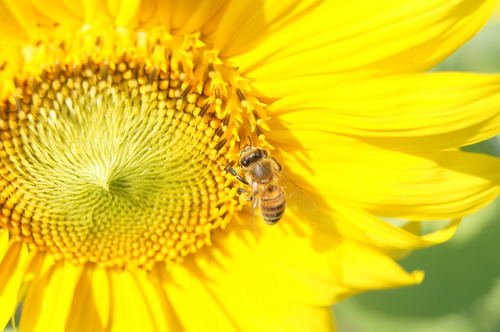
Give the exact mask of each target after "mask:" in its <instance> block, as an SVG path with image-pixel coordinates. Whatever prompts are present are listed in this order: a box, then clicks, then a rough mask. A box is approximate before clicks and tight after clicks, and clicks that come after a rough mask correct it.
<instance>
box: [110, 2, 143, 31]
mask: <svg viewBox="0 0 500 332" xmlns="http://www.w3.org/2000/svg"><path fill="white" fill-rule="evenodd" d="M107 3H108V8H109V11H110V14H111V16H112V17H114V18H115V24H116V25H117V26H127V25H129V24H131V23H132V21H133V19H134V18H136V15H137V13H138V12H137V10H138V8H139V5H140V0H127V1H124V0H108V1H107Z"/></svg>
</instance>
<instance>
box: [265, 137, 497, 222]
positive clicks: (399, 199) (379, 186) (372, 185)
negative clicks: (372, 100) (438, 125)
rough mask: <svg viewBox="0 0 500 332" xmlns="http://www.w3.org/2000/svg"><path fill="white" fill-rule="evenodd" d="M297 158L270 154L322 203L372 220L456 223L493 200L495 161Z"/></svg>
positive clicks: (441, 156) (332, 154) (458, 155)
mask: <svg viewBox="0 0 500 332" xmlns="http://www.w3.org/2000/svg"><path fill="white" fill-rule="evenodd" d="M302 154H303V156H299V155H294V156H292V155H291V154H289V153H287V154H286V155H285V154H283V155H281V154H280V152H279V151H273V156H275V157H277V158H278V160H280V161H282V162H283V164H284V165H283V167H284V168H285V169H284V173H285V174H286V173H287V172H286V169H289V170H291V171H293V170H300V169H301V167H302V168H303V166H302V165H304V162H306V163H307V164H308V165H310V166H311V167H312V168H311V172H312V173H308V172H304V173H302V174H299V175H297V176H295V177H293V176H291V177H292V180H295V182H298V183H299V185H300V184H302V185H303V186H304V185H306V183H305V182H303V180H305V181H307V182H309V183H310V184H311V185H312V186H313V187H314V188H315V189H314V190H313V189H310V190H312V191H314V192H316V191H318V192H319V193H320V195H321V197H319V196H318V199H325V200H326V201H328V202H332V203H333V202H335V201H338V200H340V201H346V202H350V203H351V204H354V205H356V206H358V207H361V208H363V209H365V210H367V211H369V212H371V213H373V214H375V215H381V216H392V217H399V218H406V219H410V220H429V219H430V220H436V219H437V220H440V219H441V220H446V219H458V218H460V217H462V216H464V215H467V214H470V213H473V212H475V211H477V210H478V209H480V208H481V207H483V206H485V205H486V204H488V203H489V202H491V201H492V200H493V199H494V198H495V197H496V196H497V195H498V191H499V188H498V183H499V180H500V172H498V170H499V169H500V159H498V158H494V157H490V156H487V155H481V154H475V153H466V152H455V151H447V152H435V153H425V154H419V155H410V154H404V153H400V152H397V151H388V150H376V149H375V150H365V151H363V152H359V151H350V150H343V149H341V148H336V147H328V146H324V147H322V149H320V150H311V151H306V152H303V153H302Z"/></svg>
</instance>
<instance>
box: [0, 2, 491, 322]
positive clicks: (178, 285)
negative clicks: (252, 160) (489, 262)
mask: <svg viewBox="0 0 500 332" xmlns="http://www.w3.org/2000/svg"><path fill="white" fill-rule="evenodd" d="M494 5H495V1H481V2H479V1H475V0H474V1H473V0H470V1H465V0H462V1H458V0H456V1H449V0H446V1H445V0H439V1H432V2H422V1H400V0H393V1H383V2H377V3H376V4H375V3H374V2H372V1H359V0H357V1H347V2H341V1H295V2H283V3H282V2H271V1H224V0H214V1H191V0H190V1H142V2H140V1H134V2H125V1H123V2H119V1H110V2H109V3H98V2H97V1H81V2H78V1H75V2H68V1H51V2H50V3H43V4H42V3H41V2H33V3H27V2H25V1H18V2H11V1H2V2H1V4H0V13H2V14H1V16H2V18H1V20H0V34H1V40H2V42H1V44H0V130H1V132H0V133H1V145H0V158H1V169H0V181H1V182H0V183H1V187H0V188H1V192H0V204H1V208H2V214H1V217H0V227H1V228H0V262H1V263H0V307H1V308H2V310H1V312H0V318H1V322H2V323H3V324H4V325H5V324H7V322H8V321H9V319H11V318H12V316H13V315H14V313H15V312H16V308H18V310H17V311H18V312H20V314H21V317H20V321H19V330H20V331H63V330H65V331H101V330H102V331H104V330H113V331H134V330H137V331H139V330H140V331H167V330H171V331H179V330H187V331H204V330H216V331H234V330H237V331H259V330H263V331H270V330H271V331H275V330H283V331H294V330H297V331H323V330H331V329H332V328H333V325H334V322H333V318H332V316H331V312H330V306H331V305H332V304H333V303H335V302H337V301H339V300H341V299H343V298H345V297H347V296H349V295H352V294H355V293H359V292H362V291H365V290H370V289H382V288H391V287H399V286H405V285H411V284H415V283H418V282H420V281H421V280H422V278H423V273H422V272H421V271H414V272H410V273H409V272H406V271H404V270H403V269H402V268H401V267H400V266H399V265H398V264H397V263H396V262H395V260H394V259H395V258H397V257H400V256H401V255H404V254H405V253H407V252H409V251H411V250H413V249H416V248H422V247H425V246H429V245H433V244H436V243H440V242H443V241H445V240H447V239H448V238H449V237H451V236H452V234H453V232H454V230H455V229H456V227H457V225H458V221H457V220H458V219H459V218H460V217H461V216H463V215H466V214H469V213H471V212H473V211H476V210H478V209H479V208H481V207H482V206H484V205H486V204H487V203H488V202H490V201H491V200H492V199H493V198H494V197H495V196H496V195H497V194H498V183H499V177H500V175H499V174H498V169H500V161H498V160H497V159H495V158H493V157H489V156H484V155H476V154H471V153H465V152H460V151H458V150H457V148H458V147H460V146H463V145H468V144H472V143H475V142H478V141H481V140H484V139H486V138H488V137H491V136H493V135H496V134H498V133H499V132H500V126H499V122H500V109H499V108H498V107H497V105H498V104H499V103H500V77H498V76H495V75H491V76H486V75H485V76H482V75H476V74H460V73H440V74H418V72H422V71H425V70H427V69H429V68H431V67H432V66H434V65H435V64H436V63H438V62H439V61H441V60H442V59H443V58H445V57H446V56H447V55H449V54H450V53H451V52H453V51H454V50H455V49H456V48H458V47H459V46H460V45H461V44H463V43H464V42H465V41H466V40H468V39H469V38H470V37H471V36H472V35H473V34H474V33H475V32H477V30H478V29H480V27H481V26H482V25H483V24H484V22H485V21H486V20H487V19H488V16H489V15H490V14H491V11H492V10H493V7H494ZM247 146H254V147H260V148H262V149H263V150H265V151H267V153H268V154H271V155H272V157H273V158H274V159H275V160H276V161H277V162H279V163H280V164H281V165H282V174H283V175H286V176H287V178H289V179H290V180H292V181H293V182H294V183H296V184H297V185H298V186H300V187H301V188H303V190H304V191H305V192H307V193H308V194H306V195H308V196H311V197H312V199H313V200H314V201H315V204H316V209H315V210H314V211H312V212H311V211H303V210H301V209H300V205H301V204H300V203H301V202H300V200H299V201H298V202H297V205H296V206H293V205H292V204H290V206H289V207H287V209H286V212H285V214H284V216H283V218H282V220H281V221H280V223H278V224H277V225H274V226H268V227H266V228H265V233H264V234H263V235H262V236H256V235H255V232H254V230H253V226H252V224H253V221H252V220H253V219H256V221H257V222H259V214H260V212H259V210H258V204H256V206H251V205H252V204H247V200H248V195H244V194H243V195H239V194H240V193H244V192H247V193H248V194H249V195H250V194H252V193H253V194H255V192H253V191H252V188H251V187H250V186H249V185H247V184H245V183H243V182H244V181H243V182H242V181H238V180H237V179H236V178H235V177H234V174H231V173H237V174H240V175H241V176H244V174H243V173H242V171H243V170H242V169H241V168H240V167H238V164H239V158H240V154H241V149H243V148H244V147H247ZM261 157H262V156H261ZM228 167H234V169H235V171H234V172H228V171H227V170H228ZM274 176H278V174H275V175H274ZM282 189H283V188H282V187H281V186H276V190H282ZM287 190H288V188H287ZM297 190H299V191H300V189H297ZM254 199H258V197H256V196H254ZM290 202H291V200H290ZM254 205H255V204H254ZM252 207H254V208H256V211H254V212H255V213H253V212H252ZM376 216H385V217H394V218H399V219H406V220H413V221H422V220H436V219H448V220H455V221H452V222H450V223H449V224H448V225H447V226H445V227H444V228H442V229H441V230H439V231H436V232H434V233H430V234H425V235H417V233H416V231H415V227H413V226H415V225H416V223H409V224H407V225H406V226H405V227H396V226H393V225H391V224H389V223H387V222H384V221H382V220H381V219H379V218H378V217H376Z"/></svg>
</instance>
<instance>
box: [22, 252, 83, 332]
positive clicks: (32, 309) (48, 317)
mask: <svg viewBox="0 0 500 332" xmlns="http://www.w3.org/2000/svg"><path fill="white" fill-rule="evenodd" d="M80 271H81V270H80V269H79V268H77V267H75V266H74V265H72V264H68V263H64V262H59V263H56V264H55V265H52V266H51V267H50V268H48V269H47V270H46V271H45V272H44V273H43V274H41V276H40V277H38V278H37V279H35V280H34V281H33V282H32V284H31V285H30V289H29V290H28V294H27V295H26V300H25V301H24V304H23V312H22V316H21V322H20V325H19V329H20V330H21V331H64V328H65V324H66V317H68V313H69V309H70V307H71V302H72V299H73V292H74V291H75V286H76V284H77V281H78V279H79V276H80Z"/></svg>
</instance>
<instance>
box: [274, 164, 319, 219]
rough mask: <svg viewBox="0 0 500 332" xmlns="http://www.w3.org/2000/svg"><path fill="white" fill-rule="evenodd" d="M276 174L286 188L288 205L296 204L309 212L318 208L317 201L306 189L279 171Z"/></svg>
mask: <svg viewBox="0 0 500 332" xmlns="http://www.w3.org/2000/svg"><path fill="white" fill-rule="evenodd" d="M276 175H277V177H278V178H279V180H280V181H279V182H280V185H281V186H282V187H283V189H284V190H285V193H286V196H287V205H289V206H295V207H297V208H298V209H300V210H302V211H308V212H312V211H314V210H315V209H316V202H315V201H314V199H313V198H312V197H311V196H310V195H309V194H308V193H306V192H305V191H304V189H302V188H301V187H300V186H299V185H297V184H296V183H295V182H293V181H292V180H290V179H289V178H287V177H286V176H285V175H283V174H282V173H280V172H279V171H276Z"/></svg>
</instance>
